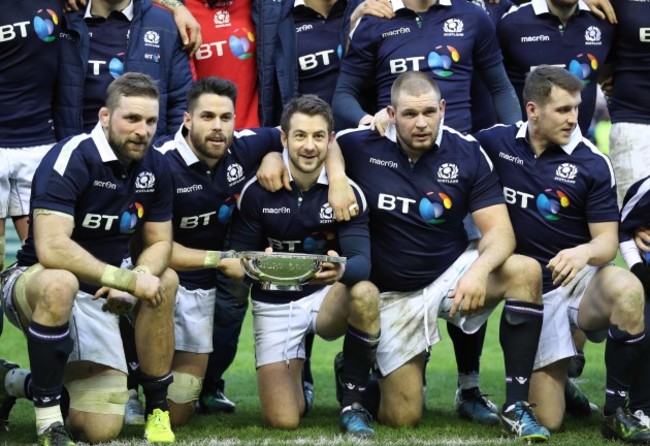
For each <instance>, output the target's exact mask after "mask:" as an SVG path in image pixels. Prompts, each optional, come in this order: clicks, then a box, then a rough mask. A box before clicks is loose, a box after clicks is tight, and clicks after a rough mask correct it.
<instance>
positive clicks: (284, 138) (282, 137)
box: [280, 129, 289, 147]
mask: <svg viewBox="0 0 650 446" xmlns="http://www.w3.org/2000/svg"><path fill="white" fill-rule="evenodd" d="M280 142H282V147H289V145H288V144H287V134H286V133H284V130H282V129H280Z"/></svg>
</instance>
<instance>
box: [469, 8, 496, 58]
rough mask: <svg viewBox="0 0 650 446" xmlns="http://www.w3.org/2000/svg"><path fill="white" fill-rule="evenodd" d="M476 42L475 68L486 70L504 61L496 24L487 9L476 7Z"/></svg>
mask: <svg viewBox="0 0 650 446" xmlns="http://www.w3.org/2000/svg"><path fill="white" fill-rule="evenodd" d="M476 9H477V11H476V15H477V20H476V25H477V31H476V33H477V34H476V43H475V44H474V55H473V56H474V69H475V70H479V71H480V70H485V69H487V68H490V67H493V66H495V65H498V64H500V63H502V62H503V56H502V55H501V48H500V47H499V40H498V39H497V33H496V31H495V29H494V25H493V24H492V21H491V20H490V17H489V16H488V15H487V13H486V12H485V11H483V10H482V9H480V8H479V7H477V8H476Z"/></svg>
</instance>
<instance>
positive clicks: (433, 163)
mask: <svg viewBox="0 0 650 446" xmlns="http://www.w3.org/2000/svg"><path fill="white" fill-rule="evenodd" d="M386 135H387V137H381V136H379V133H377V132H374V131H370V130H369V129H367V128H359V129H353V130H346V131H343V132H340V133H339V134H338V136H337V141H338V143H339V145H340V146H341V150H342V151H343V155H344V157H345V168H346V172H347V174H348V175H349V176H350V178H352V179H353V180H354V181H356V182H357V184H359V186H361V189H362V190H363V192H364V194H365V195H366V198H367V200H368V206H369V208H370V234H371V242H372V272H371V276H370V280H371V281H372V282H373V283H374V284H375V285H377V286H378V287H379V289H380V290H381V291H414V290H418V289H421V288H424V287H425V286H426V285H428V284H430V283H431V282H433V281H434V280H435V279H437V278H438V276H440V275H441V274H442V273H443V272H444V271H445V270H446V269H447V268H448V267H449V266H450V265H451V264H452V263H453V262H454V261H455V260H456V259H457V258H458V257H459V256H460V255H461V254H462V253H463V251H465V250H466V249H467V246H468V244H469V242H468V239H467V233H466V232H465V228H464V226H463V219H464V218H465V216H467V214H468V213H469V212H474V211H477V210H479V209H481V208H484V207H488V206H492V205H495V204H500V203H503V202H504V199H503V193H502V192H501V189H500V187H499V180H498V178H497V176H496V174H495V173H494V172H493V171H492V163H491V162H490V160H489V158H488V157H487V155H486V154H485V153H484V152H483V150H482V149H481V147H480V146H479V144H478V143H477V142H476V141H475V140H474V139H473V138H472V137H471V136H463V135H462V134H460V133H458V132H456V131H455V130H452V129H450V128H448V127H442V128H441V131H440V133H439V134H438V138H437V140H436V146H435V148H434V149H432V150H430V151H429V152H427V153H425V154H423V155H422V156H421V157H420V159H419V160H418V161H417V163H415V164H412V163H411V162H410V160H409V159H408V157H407V156H406V154H405V153H404V152H403V151H402V150H401V149H400V147H399V145H398V143H397V142H396V136H395V128H394V127H393V126H390V127H389V130H388V132H387V134H386Z"/></svg>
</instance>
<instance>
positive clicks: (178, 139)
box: [174, 124, 199, 166]
mask: <svg viewBox="0 0 650 446" xmlns="http://www.w3.org/2000/svg"><path fill="white" fill-rule="evenodd" d="M183 128H185V125H183V124H181V127H180V128H179V129H178V131H177V132H176V134H175V135H174V144H175V145H176V150H178V153H180V154H181V157H182V158H183V161H185V164H187V165H188V166H191V165H192V164H194V163H198V162H199V159H198V158H197V157H196V155H195V154H194V152H192V149H190V146H189V145H187V141H186V140H185V137H184V136H183Z"/></svg>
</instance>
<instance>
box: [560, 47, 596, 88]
mask: <svg viewBox="0 0 650 446" xmlns="http://www.w3.org/2000/svg"><path fill="white" fill-rule="evenodd" d="M567 69H568V70H569V72H570V73H571V74H573V75H574V76H575V77H577V78H578V79H580V80H581V81H582V82H583V83H584V84H585V85H587V84H589V83H590V82H591V81H590V80H589V76H590V75H591V72H592V70H593V71H596V70H597V69H598V60H597V59H596V56H594V55H593V54H589V53H580V54H578V55H577V56H576V57H575V58H574V59H572V60H571V61H570V62H569V65H568V67H567Z"/></svg>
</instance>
